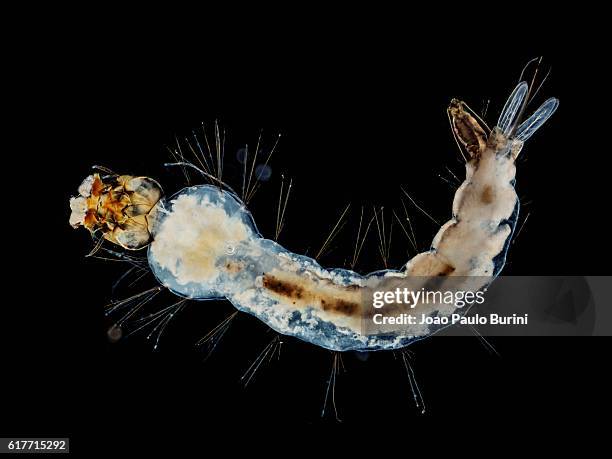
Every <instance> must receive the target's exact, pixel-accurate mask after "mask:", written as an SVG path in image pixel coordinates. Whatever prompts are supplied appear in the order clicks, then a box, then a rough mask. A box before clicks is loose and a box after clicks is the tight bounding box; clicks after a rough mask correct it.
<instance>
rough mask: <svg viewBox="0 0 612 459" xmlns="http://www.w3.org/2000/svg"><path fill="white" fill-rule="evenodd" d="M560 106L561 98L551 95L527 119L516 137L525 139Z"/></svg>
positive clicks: (519, 128) (517, 131)
mask: <svg viewBox="0 0 612 459" xmlns="http://www.w3.org/2000/svg"><path fill="white" fill-rule="evenodd" d="M558 106H559V99H556V98H555V97H551V98H550V99H548V100H547V101H546V102H544V103H543V104H542V105H540V108H538V109H537V110H536V111H535V112H534V114H533V115H531V116H530V117H529V118H528V119H527V120H525V121H524V122H523V123H521V125H520V126H519V127H518V129H517V130H516V139H518V140H521V141H523V142H524V141H525V140H527V139H528V138H529V137H531V136H532V135H533V133H534V132H535V131H537V130H538V129H539V128H540V126H542V125H543V124H544V123H545V122H546V120H547V119H548V118H550V116H551V115H552V114H553V113H555V110H557V107H558Z"/></svg>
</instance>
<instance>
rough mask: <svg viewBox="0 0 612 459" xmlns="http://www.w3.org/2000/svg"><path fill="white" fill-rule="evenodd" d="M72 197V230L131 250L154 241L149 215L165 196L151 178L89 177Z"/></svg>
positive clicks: (126, 176)
mask: <svg viewBox="0 0 612 459" xmlns="http://www.w3.org/2000/svg"><path fill="white" fill-rule="evenodd" d="M78 192H79V195H78V196H75V197H72V198H70V210H71V214H70V220H69V223H70V225H72V227H73V228H79V227H81V226H82V227H84V228H86V229H88V230H89V232H90V233H92V234H99V235H100V236H101V237H103V238H104V239H106V240H108V241H110V242H113V243H114V244H117V245H120V246H121V247H123V248H125V249H129V250H136V249H140V248H142V247H145V246H146V245H147V244H148V243H149V242H150V241H151V234H150V232H149V221H148V216H149V213H150V212H151V209H152V208H153V207H154V206H155V204H157V202H158V201H159V199H160V198H161V196H162V190H161V187H160V186H159V184H158V183H157V182H156V181H155V180H153V179H151V178H148V177H133V176H131V175H111V176H108V177H100V175H99V174H93V175H90V176H89V177H87V178H86V179H85V180H83V182H82V183H81V185H80V186H79V189H78Z"/></svg>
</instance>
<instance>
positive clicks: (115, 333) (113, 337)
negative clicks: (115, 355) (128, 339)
mask: <svg viewBox="0 0 612 459" xmlns="http://www.w3.org/2000/svg"><path fill="white" fill-rule="evenodd" d="M106 336H107V337H108V340H109V341H110V342H111V343H116V342H117V341H119V340H120V339H121V338H122V337H123V330H122V329H121V327H119V326H118V325H113V326H112V327H110V328H109V329H108V331H107V332H106Z"/></svg>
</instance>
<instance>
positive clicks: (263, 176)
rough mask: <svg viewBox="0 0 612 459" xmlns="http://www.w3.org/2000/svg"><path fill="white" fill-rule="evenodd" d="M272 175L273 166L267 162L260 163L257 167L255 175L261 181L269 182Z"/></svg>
mask: <svg viewBox="0 0 612 459" xmlns="http://www.w3.org/2000/svg"><path fill="white" fill-rule="evenodd" d="M271 175H272V168H271V167H270V166H268V165H267V164H259V165H258V166H257V167H256V168H255V176H256V177H257V180H259V181H260V182H267V181H268V180H270V176H271Z"/></svg>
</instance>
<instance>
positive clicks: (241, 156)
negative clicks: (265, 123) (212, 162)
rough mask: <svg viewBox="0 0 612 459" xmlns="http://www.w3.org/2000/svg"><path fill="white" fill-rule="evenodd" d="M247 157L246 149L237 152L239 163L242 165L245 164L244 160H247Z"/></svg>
mask: <svg viewBox="0 0 612 459" xmlns="http://www.w3.org/2000/svg"><path fill="white" fill-rule="evenodd" d="M246 155H247V149H246V148H240V149H239V150H238V151H237V152H236V159H237V160H238V162H239V163H240V164H244V160H245V159H246Z"/></svg>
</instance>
